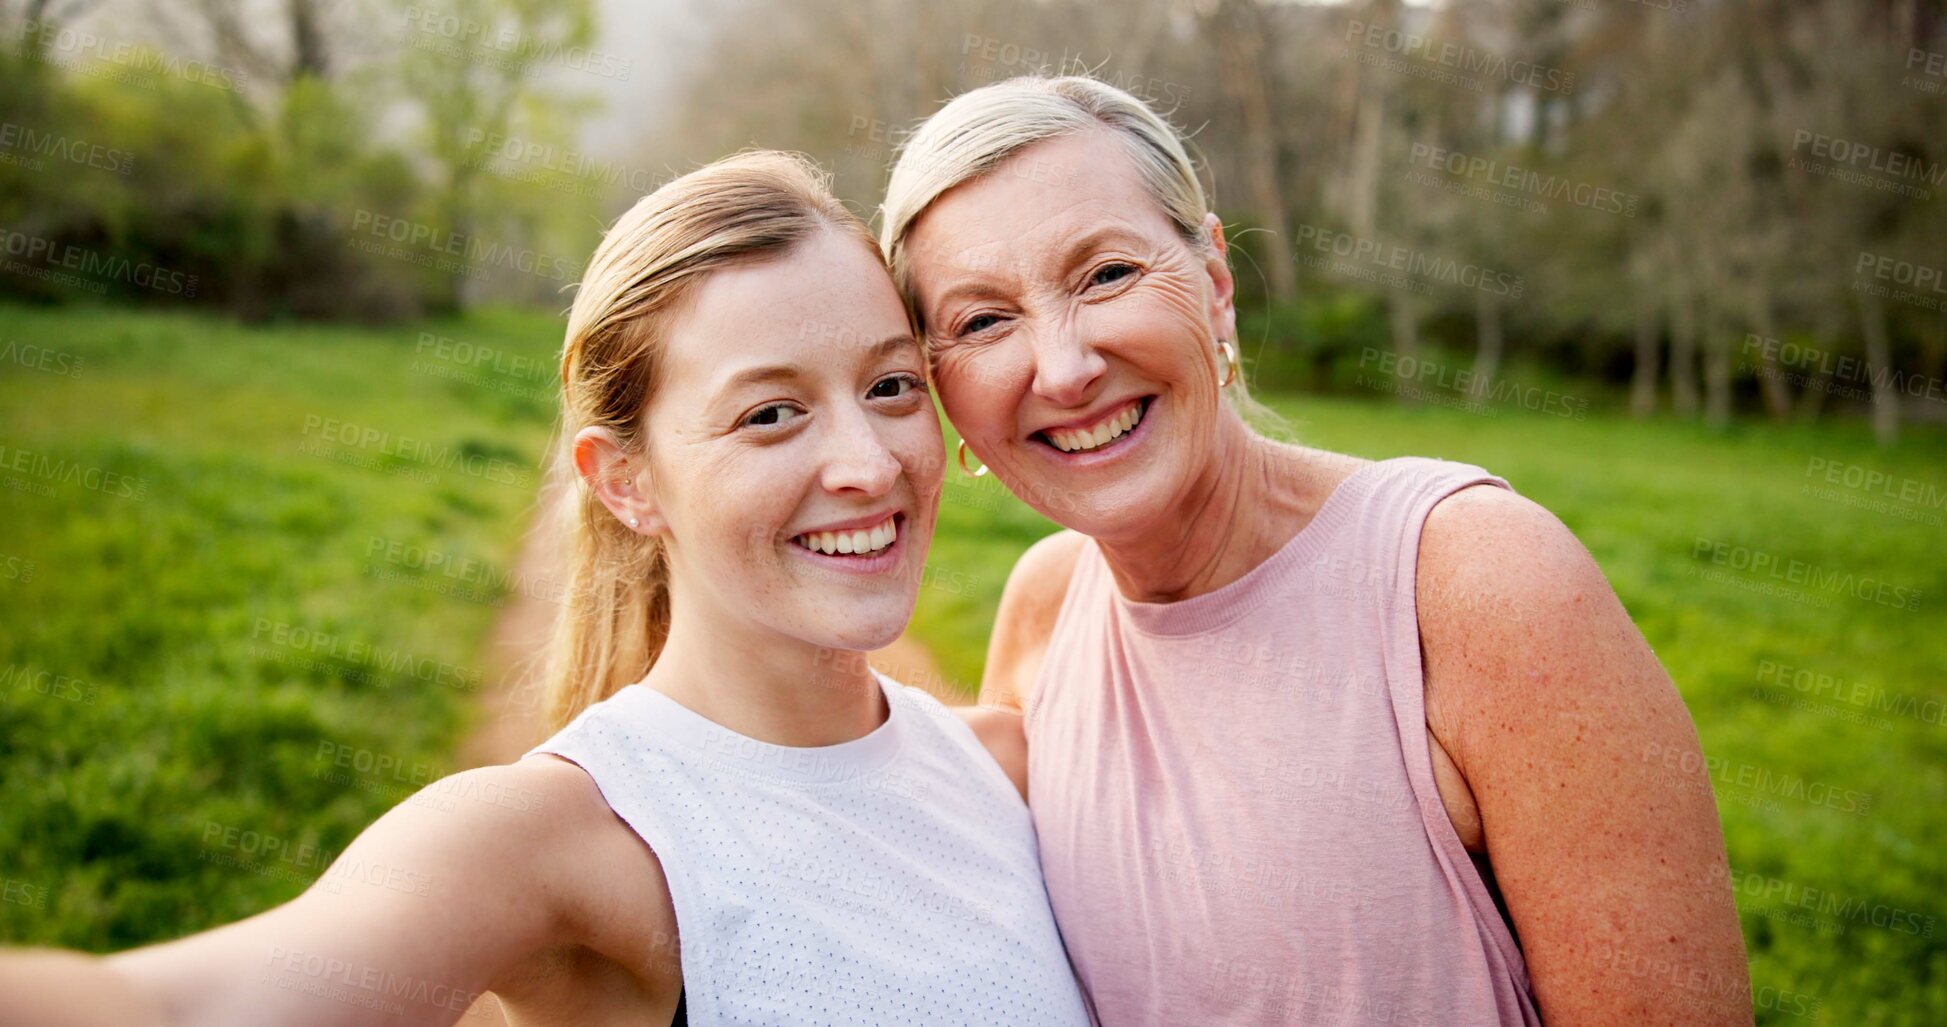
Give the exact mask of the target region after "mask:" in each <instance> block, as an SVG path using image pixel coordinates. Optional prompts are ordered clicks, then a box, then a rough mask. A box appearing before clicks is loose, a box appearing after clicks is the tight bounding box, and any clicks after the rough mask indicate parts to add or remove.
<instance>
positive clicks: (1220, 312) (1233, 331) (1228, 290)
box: [1203, 213, 1237, 340]
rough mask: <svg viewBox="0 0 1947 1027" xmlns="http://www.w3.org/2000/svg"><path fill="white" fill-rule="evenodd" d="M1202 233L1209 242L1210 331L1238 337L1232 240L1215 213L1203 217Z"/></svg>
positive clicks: (1220, 336)
mask: <svg viewBox="0 0 1947 1027" xmlns="http://www.w3.org/2000/svg"><path fill="white" fill-rule="evenodd" d="M1203 234H1204V235H1205V236H1206V237H1208V238H1209V240H1210V245H1209V246H1208V247H1207V248H1206V249H1205V250H1204V256H1203V266H1204V270H1205V272H1207V273H1208V274H1209V275H1210V285H1211V291H1210V330H1211V331H1212V332H1213V333H1214V334H1215V335H1216V337H1217V338H1218V339H1222V340H1234V339H1236V338H1237V304H1236V300H1237V281H1236V279H1235V278H1233V277H1231V273H1230V243H1229V242H1227V241H1225V239H1224V223H1223V222H1222V221H1220V220H1218V218H1217V215H1216V214H1214V213H1211V214H1205V215H1204V216H1203Z"/></svg>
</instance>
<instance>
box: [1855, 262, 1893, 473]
mask: <svg viewBox="0 0 1947 1027" xmlns="http://www.w3.org/2000/svg"><path fill="white" fill-rule="evenodd" d="M1859 330H1860V333H1861V334H1862V335H1864V336H1865V337H1866V373H1867V374H1868V375H1870V376H1871V377H1872V380H1873V437H1874V438H1876V439H1878V440H1879V444H1880V445H1882V446H1890V445H1892V444H1893V443H1895V442H1898V441H1899V438H1900V393H1899V390H1898V389H1897V388H1896V387H1895V386H1894V384H1893V346H1892V343H1891V342H1890V341H1889V340H1888V339H1887V337H1886V304H1885V303H1884V302H1883V301H1881V299H1880V298H1879V296H1878V295H1876V294H1875V293H1873V292H1870V291H1866V292H1861V293H1860V294H1859Z"/></svg>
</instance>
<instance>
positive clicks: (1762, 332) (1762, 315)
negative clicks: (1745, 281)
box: [1751, 284, 1792, 422]
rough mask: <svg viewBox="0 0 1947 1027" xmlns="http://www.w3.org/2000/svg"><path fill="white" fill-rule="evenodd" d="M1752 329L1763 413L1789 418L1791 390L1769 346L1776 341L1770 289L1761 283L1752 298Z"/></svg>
mask: <svg viewBox="0 0 1947 1027" xmlns="http://www.w3.org/2000/svg"><path fill="white" fill-rule="evenodd" d="M1751 328H1752V330H1754V331H1756V332H1757V333H1758V338H1759V345H1758V353H1759V358H1758V361H1759V363H1758V391H1759V392H1761V393H1762V394H1763V395H1764V409H1765V412H1766V413H1768V414H1770V415H1771V419H1772V420H1774V421H1779V422H1783V421H1786V420H1789V419H1790V418H1791V412H1792V391H1791V385H1790V384H1789V383H1788V382H1786V381H1785V375H1784V371H1783V370H1782V369H1780V368H1779V366H1778V354H1777V351H1776V350H1775V349H1774V348H1773V347H1772V346H1771V345H1770V342H1771V340H1773V339H1775V338H1777V337H1778V336H1777V330H1778V326H1777V322H1775V321H1773V320H1772V316H1771V290H1770V289H1769V288H1767V287H1766V286H1764V285H1762V284H1760V285H1758V286H1757V288H1756V292H1755V295H1753V296H1752V298H1751Z"/></svg>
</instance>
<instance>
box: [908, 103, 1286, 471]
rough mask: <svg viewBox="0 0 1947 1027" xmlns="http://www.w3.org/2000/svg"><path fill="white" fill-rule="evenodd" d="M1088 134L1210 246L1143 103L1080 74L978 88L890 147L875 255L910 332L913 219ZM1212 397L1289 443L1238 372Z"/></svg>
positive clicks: (1165, 128) (1183, 158)
mask: <svg viewBox="0 0 1947 1027" xmlns="http://www.w3.org/2000/svg"><path fill="white" fill-rule="evenodd" d="M1095 129H1107V130H1109V131H1111V132H1113V133H1114V134H1115V138H1116V139H1118V140H1119V141H1121V142H1122V144H1123V148H1124V149H1125V150H1126V151H1127V152H1128V154H1129V157H1130V159H1131V160H1134V161H1135V162H1136V171H1137V174H1139V175H1140V176H1141V177H1142V182H1143V186H1144V187H1145V189H1146V190H1147V191H1148V194H1149V197H1150V199H1151V200H1153V201H1155V203H1156V205H1157V206H1158V207H1160V208H1161V209H1162V211H1163V213H1164V214H1166V215H1168V217H1169V219H1170V223H1171V224H1174V225H1175V226H1176V230H1177V231H1178V232H1179V233H1181V234H1182V236H1183V238H1184V240H1185V241H1186V242H1188V243H1189V244H1190V245H1191V246H1193V247H1196V248H1197V249H1199V250H1207V249H1208V248H1209V247H1210V245H1211V239H1210V235H1209V233H1208V232H1207V231H1205V229H1204V220H1205V219H1206V218H1208V217H1209V215H1210V205H1209V202H1208V201H1207V200H1206V198H1205V195H1204V191H1203V182H1202V181H1201V180H1200V179H1199V178H1198V177H1197V167H1196V163H1195V162H1194V161H1193V160H1191V158H1190V152H1189V148H1188V147H1186V146H1185V145H1184V143H1183V137H1182V136H1181V135H1179V134H1178V133H1177V131H1176V129H1174V128H1172V127H1170V123H1169V122H1168V121H1165V120H1163V117H1162V116H1161V115H1159V114H1157V113H1156V112H1155V111H1153V110H1150V109H1149V105H1148V104H1145V103H1144V102H1143V101H1142V100H1140V99H1138V98H1137V97H1136V96H1134V95H1133V94H1131V93H1129V92H1126V91H1124V90H1122V89H1118V88H1116V87H1115V86H1112V85H1109V84H1108V83H1107V82H1103V81H1101V80H1099V79H1093V78H1089V77H1087V76H1085V75H1063V76H1060V77H1058V78H1049V77H1043V76H1037V75H1024V76H1021V77H1019V78H1011V79H1007V80H1005V81H1001V82H996V83H994V84H992V85H986V86H981V87H980V88H979V89H974V90H970V91H968V92H965V93H962V94H960V95H959V96H956V97H954V98H953V100H952V101H951V102H949V103H948V104H947V105H946V106H944V107H942V108H940V109H939V110H938V111H936V112H934V114H933V116H932V117H930V118H928V119H926V122H925V123H924V124H922V125H921V126H920V127H919V130H918V131H916V132H914V133H913V134H912V135H911V136H909V137H908V138H907V139H906V141H905V142H904V143H903V144H902V145H901V146H900V149H899V160H898V162H897V163H896V164H894V165H893V169H892V179H891V181H890V182H888V183H887V184H886V199H885V202H884V203H883V204H881V205H880V209H879V219H880V220H879V248H880V249H881V250H883V251H884V252H885V255H886V263H887V264H888V265H889V266H890V267H891V268H892V277H893V281H894V282H896V283H897V284H898V286H899V294H900V296H901V297H903V298H904V299H905V301H906V309H907V312H908V313H909V315H910V316H911V317H912V321H913V325H914V327H916V328H918V329H920V330H921V331H922V332H923V331H924V330H925V320H924V318H923V317H922V316H921V311H920V309H919V305H918V302H917V297H916V292H915V290H914V288H913V281H912V263H911V261H910V260H909V259H908V257H907V253H906V237H907V235H908V234H910V233H911V232H912V229H913V224H914V222H916V221H918V220H919V218H920V215H922V214H924V213H926V210H927V208H929V207H931V206H932V205H933V203H934V201H936V200H938V199H939V198H940V197H941V196H943V195H945V194H946V193H947V191H948V190H950V189H952V188H954V187H955V186H958V185H961V184H963V183H966V182H970V181H973V180H974V179H976V178H979V177H981V176H982V175H985V174H987V173H988V172H991V171H993V170H994V169H995V168H996V167H999V166H1000V165H1001V163H1002V162H1004V161H1006V160H1007V159H1008V158H1009V157H1012V156H1013V155H1015V154H1016V153H1019V152H1020V151H1021V150H1024V149H1026V148H1027V147H1029V146H1032V145H1034V144H1035V143H1039V142H1045V141H1047V140H1050V139H1060V138H1063V137H1065V136H1071V135H1075V134H1076V133H1079V132H1087V131H1091V130H1095ZM1226 341H1227V342H1229V344H1230V345H1232V346H1235V345H1236V343H1235V341H1234V340H1226ZM1233 352H1234V351H1233ZM1222 391H1223V392H1225V393H1227V394H1228V395H1229V397H1230V401H1231V405H1232V406H1233V407H1234V408H1235V409H1236V410H1237V412H1238V413H1239V414H1240V415H1242V416H1243V418H1244V420H1245V422H1246V423H1248V424H1250V425H1252V426H1253V427H1255V428H1257V429H1258V430H1259V431H1260V432H1262V433H1264V434H1266V435H1270V436H1273V437H1285V436H1289V435H1290V430H1289V427H1288V426H1287V425H1286V424H1285V423H1284V420H1283V418H1281V417H1279V416H1278V415H1277V413H1275V412H1274V411H1272V410H1271V409H1270V408H1268V407H1266V406H1264V405H1263V404H1261V403H1259V402H1258V401H1256V400H1255V399H1252V398H1251V394H1250V389H1249V388H1248V387H1247V386H1246V385H1245V383H1244V372H1243V368H1242V367H1241V365H1240V367H1239V368H1238V372H1237V376H1236V378H1235V380H1233V381H1232V382H1231V383H1230V385H1228V386H1226V387H1225V388H1224V389H1223V390H1222Z"/></svg>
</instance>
